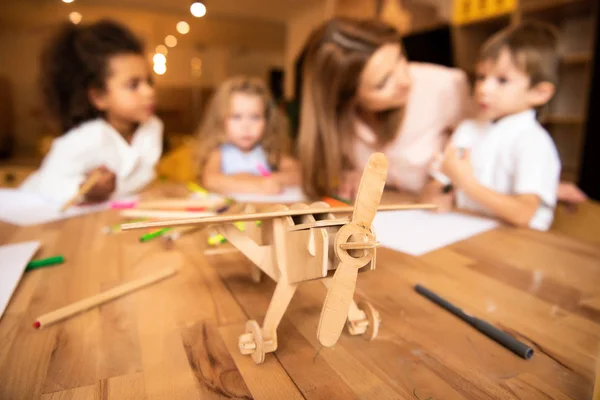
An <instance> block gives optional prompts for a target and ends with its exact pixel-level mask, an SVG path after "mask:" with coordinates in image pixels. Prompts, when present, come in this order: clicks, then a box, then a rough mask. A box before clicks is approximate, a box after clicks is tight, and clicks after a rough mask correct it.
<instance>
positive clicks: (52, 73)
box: [41, 20, 144, 133]
mask: <svg viewBox="0 0 600 400" xmlns="http://www.w3.org/2000/svg"><path fill="white" fill-rule="evenodd" d="M131 53H133V54H139V55H143V54H144V46H143V44H142V42H141V41H140V40H139V39H138V38H137V37H136V36H135V35H134V34H133V33H132V32H131V31H130V30H129V29H127V28H126V27H124V26H123V25H120V24H118V23H116V22H114V21H110V20H102V21H99V22H96V23H94V24H91V25H84V26H79V25H73V24H70V23H69V24H65V25H63V26H61V28H60V29H59V30H58V32H57V33H56V36H54V38H53V39H52V40H51V41H50V42H49V44H48V47H47V48H46V49H45V50H44V52H43V53H42V57H41V87H42V96H43V99H44V103H45V107H46V109H47V111H48V113H49V114H50V117H51V119H53V122H54V123H56V124H58V128H59V129H60V131H61V133H65V132H67V131H68V130H69V129H71V128H73V127H75V126H77V125H79V124H80V123H82V122H85V121H88V120H90V119H94V118H97V117H99V116H101V115H102V113H101V112H100V111H99V110H98V109H96V108H95V107H94V105H93V104H92V103H91V101H90V99H89V96H88V91H89V89H91V88H96V89H104V88H105V82H106V78H107V75H108V62H109V59H110V57H112V56H115V55H119V54H131Z"/></svg>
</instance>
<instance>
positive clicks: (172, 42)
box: [165, 35, 177, 47]
mask: <svg viewBox="0 0 600 400" xmlns="http://www.w3.org/2000/svg"><path fill="white" fill-rule="evenodd" d="M165 44H166V45H167V46H169V47H175V46H177V38H176V37H175V36H173V35H167V37H165Z"/></svg>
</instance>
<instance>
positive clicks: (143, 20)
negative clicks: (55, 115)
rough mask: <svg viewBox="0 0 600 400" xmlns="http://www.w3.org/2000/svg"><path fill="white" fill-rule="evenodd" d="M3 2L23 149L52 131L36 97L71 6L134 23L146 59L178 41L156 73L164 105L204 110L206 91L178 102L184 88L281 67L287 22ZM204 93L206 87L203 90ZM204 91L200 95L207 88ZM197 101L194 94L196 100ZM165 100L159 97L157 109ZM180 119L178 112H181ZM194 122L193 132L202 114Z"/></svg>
mask: <svg viewBox="0 0 600 400" xmlns="http://www.w3.org/2000/svg"><path fill="white" fill-rule="evenodd" d="M2 3H3V4H2V5H1V6H0V76H2V77H5V78H6V79H7V80H8V82H9V84H10V86H11V88H12V94H13V95H12V97H13V109H14V113H15V118H14V124H13V125H14V132H15V134H16V147H17V148H16V151H17V153H18V154H31V153H33V152H35V146H36V141H37V138H38V137H40V136H41V135H43V134H45V133H46V132H48V128H47V127H46V126H45V125H44V120H43V118H41V105H40V101H39V95H38V93H39V92H38V84H37V78H38V67H39V64H38V57H39V54H40V51H41V49H42V48H43V46H44V44H45V43H46V42H47V40H48V38H49V37H50V35H51V34H52V32H53V31H54V29H55V28H56V27H57V26H58V24H59V23H61V22H65V21H68V15H69V13H70V12H71V11H77V12H79V13H81V14H82V16H83V20H82V23H89V22H92V21H95V20H98V19H100V18H106V17H108V18H112V19H115V20H117V21H120V22H122V23H124V24H126V25H127V26H129V27H130V28H131V29H132V30H133V31H134V32H135V33H136V34H137V35H138V36H140V37H141V38H142V39H143V40H144V41H145V43H146V49H147V53H148V54H147V55H148V60H149V62H150V63H151V58H152V54H153V53H154V49H155V47H156V46H157V45H158V44H162V43H163V41H164V37H165V35H167V34H173V35H175V36H176V37H177V39H178V44H177V46H176V47H174V48H172V49H171V48H170V49H169V53H168V54H167V72H166V73H165V74H164V75H162V76H157V75H155V81H156V85H157V90H158V93H159V96H160V95H161V93H164V95H163V96H162V97H163V99H164V102H163V103H165V104H166V105H165V107H167V108H168V107H171V108H173V107H175V108H181V107H188V106H190V107H191V108H192V113H193V112H194V111H193V109H194V108H196V109H200V108H201V104H200V103H201V102H202V100H203V99H201V98H200V97H201V95H200V94H199V93H201V92H202V91H201V90H199V89H198V90H197V94H193V93H192V94H190V95H189V98H190V99H191V100H190V101H194V102H195V104H192V105H189V104H182V103H181V101H180V102H178V103H174V102H173V99H172V98H178V97H179V95H178V93H181V92H182V90H184V89H185V90H186V93H187V92H190V88H192V90H193V88H194V87H196V88H201V87H209V88H214V87H215V86H217V85H218V84H220V83H221V82H222V81H223V80H225V79H226V78H227V77H228V76H230V75H232V74H241V73H243V74H252V75H259V76H261V77H262V78H264V79H267V78H268V71H269V69H270V68H273V67H277V68H283V65H284V63H283V60H284V47H285V31H286V27H285V24H283V23H278V22H265V21H254V20H248V19H239V18H235V19H233V18H213V19H210V18H199V19H198V18H193V17H192V16H191V15H189V14H182V15H176V14H165V13H159V12H148V11H143V10H133V9H128V8H124V7H105V6H86V5H85V4H77V3H78V2H74V3H72V4H65V3H62V2H59V1H56V2H52V3H48V2H41V1H35V0H31V1H23V2H11V3H8V4H7V2H2ZM180 20H185V21H187V22H188V23H189V24H190V27H191V30H190V32H189V33H188V34H187V35H181V34H179V33H177V31H176V28H175V26H176V23H177V22H178V21H180ZM194 58H199V59H200V60H201V62H202V68H201V73H200V74H199V73H198V72H196V73H194V72H193V70H192V66H191V63H192V59H194ZM204 92H206V91H204ZM204 92H202V93H204ZM194 99H195V100H194ZM160 106H161V99H160V97H159V108H160ZM176 118H179V117H178V116H176ZM186 118H187V119H188V120H189V121H188V122H189V123H187V124H186V125H185V128H183V129H184V130H186V131H187V130H189V129H190V127H191V126H193V125H194V124H195V123H196V122H197V118H195V117H194V116H193V115H192V116H186Z"/></svg>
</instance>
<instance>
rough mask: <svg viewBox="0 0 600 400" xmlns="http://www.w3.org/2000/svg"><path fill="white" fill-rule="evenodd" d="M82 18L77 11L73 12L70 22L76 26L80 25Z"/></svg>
mask: <svg viewBox="0 0 600 400" xmlns="http://www.w3.org/2000/svg"><path fill="white" fill-rule="evenodd" d="M82 18H83V16H82V15H81V14H80V13H78V12H77V11H73V12H71V13H70V14H69V20H70V21H71V22H72V23H74V24H75V25H77V24H78V23H80V22H81V19H82Z"/></svg>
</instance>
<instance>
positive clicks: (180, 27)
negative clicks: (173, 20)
mask: <svg viewBox="0 0 600 400" xmlns="http://www.w3.org/2000/svg"><path fill="white" fill-rule="evenodd" d="M189 31H190V24H188V23H187V22H185V21H179V22H178V23H177V32H179V33H181V34H182V35H185V34H186V33H188V32H189Z"/></svg>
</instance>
